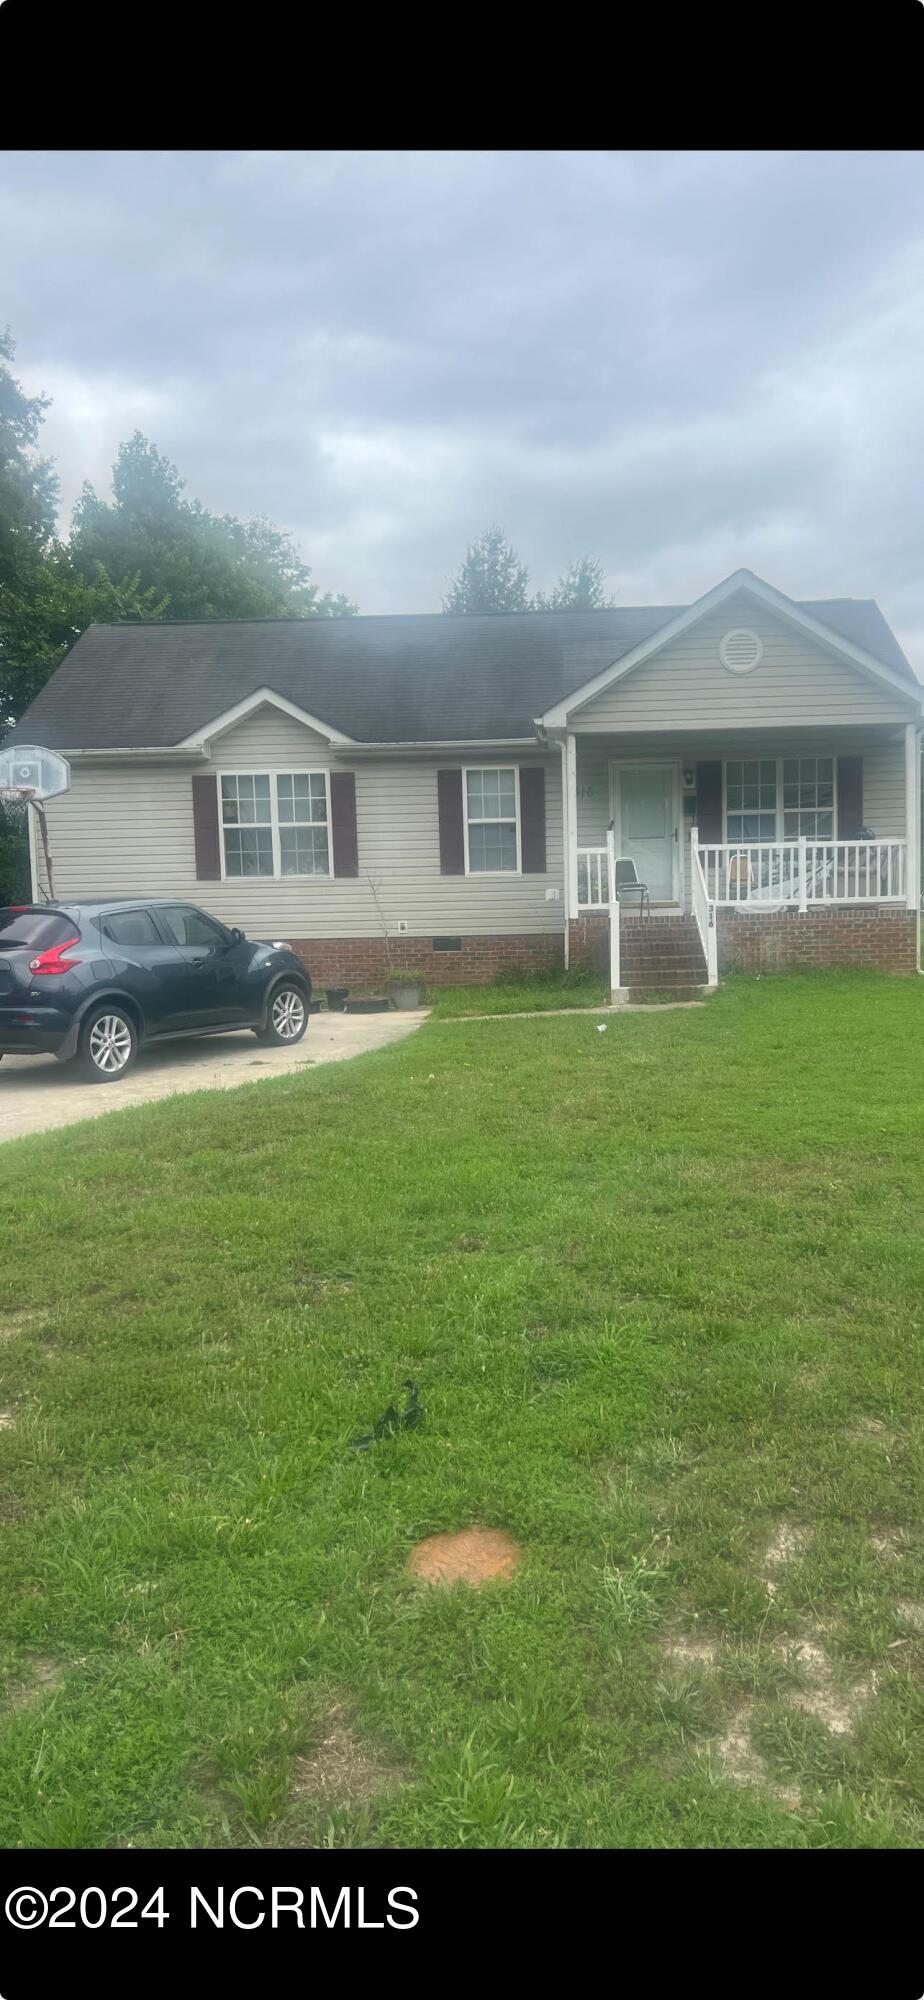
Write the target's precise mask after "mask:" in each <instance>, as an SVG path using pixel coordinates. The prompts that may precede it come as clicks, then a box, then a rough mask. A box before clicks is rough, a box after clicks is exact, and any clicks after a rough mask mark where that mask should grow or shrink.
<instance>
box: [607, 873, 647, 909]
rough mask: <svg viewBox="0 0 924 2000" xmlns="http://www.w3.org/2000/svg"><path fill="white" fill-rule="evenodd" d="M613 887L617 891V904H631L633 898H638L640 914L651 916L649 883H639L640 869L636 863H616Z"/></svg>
mask: <svg viewBox="0 0 924 2000" xmlns="http://www.w3.org/2000/svg"><path fill="white" fill-rule="evenodd" d="M613 886H614V888H615V891H616V901H617V903H626V902H630V901H631V899H632V898H633V896H637V897H638V907H639V914H640V915H646V916H649V917H650V916H651V897H650V896H649V894H648V884H647V882H640V881H639V879H638V869H637V868H636V866H635V862H634V861H631V860H628V859H627V860H623V861H614V863H613Z"/></svg>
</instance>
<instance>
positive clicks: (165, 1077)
mask: <svg viewBox="0 0 924 2000" xmlns="http://www.w3.org/2000/svg"><path fill="white" fill-rule="evenodd" d="M428 1011H429V1010H428V1009H427V1008H426V1007H423V1008H420V1009H419V1010H417V1011H415V1012H407V1013H403V1012H402V1013H390V1014H327V1013H321V1014H312V1016H311V1019H310V1021H309V1023H308V1033H307V1035H305V1037H304V1040H303V1041H301V1042H298V1043H296V1046H295V1048H294V1049H267V1048H264V1047H263V1046H262V1044H261V1043H260V1042H258V1041H257V1040H256V1037H255V1036H254V1035H250V1034H237V1035H209V1036H206V1037H204V1038H203V1039H202V1040H201V1041H188V1042H164V1043H163V1044H162V1046H161V1047H160V1048H156V1047H155V1048H151V1049H149V1050H146V1051H145V1050H143V1051H142V1053H141V1055H140V1056H139V1057H138V1061H137V1064H136V1066H135V1068H134V1069H133V1070H132V1071H131V1072H130V1074H129V1075H128V1076H127V1077H126V1079H125V1082H124V1083H81V1081H80V1072H79V1070H78V1069H76V1067H75V1065H74V1064H73V1063H59V1062H57V1061H56V1060H55V1058H54V1056H4V1058H3V1061H2V1063H0V1141H3V1140H4V1139H21V1138H23V1137H24V1136H25V1135H26V1134H27V1133H29V1132H48V1131H50V1130H51V1129H52V1127H54V1126H58V1125H75V1124H77V1123H78V1121H79V1120H80V1119H81V1118H99V1117H101V1116H102V1114H103V1113H104V1112H106V1111H124V1110H125V1108H126V1106H127V1105H130V1104H151V1103H153V1102H154V1100H155V1099H156V1098H159V1097H172V1096H173V1095H174V1093H176V1092H185V1091H189V1090H235V1089H237V1088H238V1086H239V1085H240V1084H243V1083H261V1082H262V1081H263V1080H264V1079H265V1078H266V1077H268V1076H287V1075H288V1073H289V1071H290V1070H300V1069H307V1068H310V1067H312V1066H313V1065H314V1064H317V1063H328V1062H345V1061H346V1058H347V1057H348V1056H358V1055H362V1054H363V1052H364V1051H365V1050H367V1049H383V1048H386V1047H387V1046H388V1044H389V1043H390V1042H400V1041H402V1040H403V1039H404V1036H405V1035H410V1034H413V1032H414V1029H415V1028H419V1027H420V1024H421V1022H422V1021H425V1020H426V1018H427V1013H428Z"/></svg>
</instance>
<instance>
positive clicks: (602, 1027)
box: [597, 1021, 609, 1035]
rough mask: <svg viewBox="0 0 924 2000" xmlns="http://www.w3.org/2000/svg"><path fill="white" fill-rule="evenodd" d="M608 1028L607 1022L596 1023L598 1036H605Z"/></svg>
mask: <svg viewBox="0 0 924 2000" xmlns="http://www.w3.org/2000/svg"><path fill="white" fill-rule="evenodd" d="M608 1027H609V1022H608V1021H598V1022H597V1033H598V1035H605V1034H606V1031H607V1028H608Z"/></svg>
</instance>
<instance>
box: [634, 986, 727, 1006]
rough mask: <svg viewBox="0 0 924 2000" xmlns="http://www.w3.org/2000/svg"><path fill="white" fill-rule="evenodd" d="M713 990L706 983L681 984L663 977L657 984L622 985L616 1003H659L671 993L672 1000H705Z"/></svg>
mask: <svg viewBox="0 0 924 2000" xmlns="http://www.w3.org/2000/svg"><path fill="white" fill-rule="evenodd" d="M711 991H712V988H711V987H710V986H707V985H705V983H704V984H702V985H697V986H681V985H679V984H675V983H674V981H673V980H664V979H661V980H659V981H658V983H657V984H656V985H650V984H649V985H645V986H635V985H632V986H620V988H619V999H618V1000H617V1001H616V1002H615V1003H614V1004H615V1005H616V1006H619V1005H622V1006H624V1007H639V1006H645V1005H646V1004H647V1005H649V1006H651V1005H657V1003H658V1001H659V1000H663V999H664V996H665V994H669V995H670V998H671V1000H675V1001H676V1000H703V999H705V996H706V994H707V993H710V992H711Z"/></svg>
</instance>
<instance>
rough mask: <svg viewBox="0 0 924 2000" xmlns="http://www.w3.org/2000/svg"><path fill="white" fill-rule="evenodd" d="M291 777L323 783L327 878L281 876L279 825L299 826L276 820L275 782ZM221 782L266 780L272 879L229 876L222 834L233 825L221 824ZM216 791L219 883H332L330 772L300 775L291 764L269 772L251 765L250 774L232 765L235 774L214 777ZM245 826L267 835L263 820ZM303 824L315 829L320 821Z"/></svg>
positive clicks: (270, 769) (269, 769) (276, 798)
mask: <svg viewBox="0 0 924 2000" xmlns="http://www.w3.org/2000/svg"><path fill="white" fill-rule="evenodd" d="M290 777H297V778H323V779H324V794H325V798H326V800H327V821H326V828H327V860H328V868H327V873H326V875H325V874H321V873H320V872H317V873H314V874H311V875H293V874H285V875H284V874H283V872H282V854H281V843H280V839H279V829H280V825H282V826H290V825H293V824H298V822H293V821H291V820H282V821H280V818H279V796H278V793H277V790H276V780H277V778H290ZM222 778H268V779H269V788H270V818H269V831H270V833H271V834H272V840H273V872H272V875H232V874H231V873H230V872H229V869H228V866H227V858H226V855H225V834H226V833H227V832H229V831H233V825H232V826H228V827H226V826H225V821H224V814H223V812H222V799H221V781H222ZM215 789H216V792H217V794H218V830H219V834H220V836H221V838H220V842H219V855H220V859H221V879H222V881H223V882H232V883H238V882H333V880H334V834H333V827H332V825H331V815H330V772H329V771H324V770H321V769H319V768H317V767H316V768H314V769H312V770H300V771H299V770H295V769H294V768H293V766H292V765H291V764H285V765H282V764H280V765H279V767H278V769H272V768H270V767H269V766H267V765H266V764H259V765H254V766H253V767H252V768H251V769H249V770H242V769H240V768H238V766H237V765H235V768H234V770H233V771H216V773H215ZM243 824H244V822H243V821H238V825H239V826H241V825H243ZM247 824H248V825H254V824H256V825H262V828H263V831H264V832H266V831H267V821H266V820H263V821H258V822H253V821H248V822H247ZM302 824H304V825H308V824H314V825H316V826H320V824H321V821H320V820H315V821H314V822H309V821H304V822H302Z"/></svg>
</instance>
